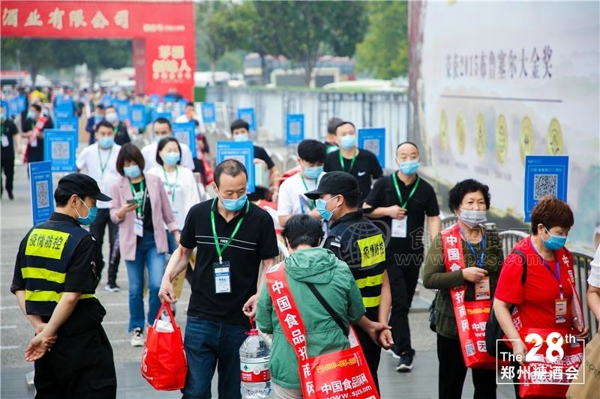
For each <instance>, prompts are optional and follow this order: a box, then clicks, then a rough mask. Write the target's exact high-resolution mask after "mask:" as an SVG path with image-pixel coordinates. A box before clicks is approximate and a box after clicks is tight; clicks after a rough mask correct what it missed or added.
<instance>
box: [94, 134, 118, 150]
mask: <svg viewBox="0 0 600 399" xmlns="http://www.w3.org/2000/svg"><path fill="white" fill-rule="evenodd" d="M114 143H115V138H114V137H113V136H110V137H100V140H98V144H99V145H100V147H102V148H110V147H112V145H113V144H114Z"/></svg>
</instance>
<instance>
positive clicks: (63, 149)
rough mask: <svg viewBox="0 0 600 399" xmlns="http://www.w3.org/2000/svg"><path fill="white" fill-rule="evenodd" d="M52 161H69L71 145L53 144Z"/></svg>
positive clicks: (56, 142) (59, 142) (60, 142)
mask: <svg viewBox="0 0 600 399" xmlns="http://www.w3.org/2000/svg"><path fill="white" fill-rule="evenodd" d="M52 159H69V143H66V142H64V141H55V142H53V143H52Z"/></svg>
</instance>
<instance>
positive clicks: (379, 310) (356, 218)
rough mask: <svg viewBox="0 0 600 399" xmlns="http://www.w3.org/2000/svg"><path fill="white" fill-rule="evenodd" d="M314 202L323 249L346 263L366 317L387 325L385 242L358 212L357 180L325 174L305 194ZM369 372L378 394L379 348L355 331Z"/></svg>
mask: <svg viewBox="0 0 600 399" xmlns="http://www.w3.org/2000/svg"><path fill="white" fill-rule="evenodd" d="M305 195H306V196H307V197H308V198H310V199H316V200H317V203H316V205H317V209H318V210H319V213H320V214H321V216H322V217H323V220H325V221H328V222H330V223H331V225H330V230H329V236H328V237H327V238H326V239H325V242H324V244H323V248H326V249H329V250H331V251H333V253H334V254H335V255H336V256H337V257H338V258H339V259H341V260H343V261H344V262H346V263H347V264H348V266H349V267H350V270H351V271H352V274H353V275H354V279H355V280H356V284H357V285H358V288H359V289H360V293H361V295H362V298H363V303H364V305H365V308H366V309H367V314H366V316H367V317H368V318H369V319H370V320H372V321H375V322H381V323H383V324H386V325H387V322H388V318H389V313H390V307H391V304H392V297H391V291H390V283H389V280H388V277H387V271H386V267H385V242H384V238H383V237H384V236H383V233H382V231H381V230H380V229H379V228H378V227H377V226H376V225H375V223H373V222H372V221H371V220H369V219H367V218H366V217H364V216H363V215H362V213H361V211H359V210H358V199H359V197H360V188H359V186H358V180H356V178H355V177H354V176H352V175H351V174H349V173H345V172H329V173H327V174H325V175H324V176H323V177H322V178H321V181H320V182H319V186H318V187H317V189H316V190H313V191H309V192H308V193H306V194H305ZM355 330H356V334H357V336H358V339H359V341H360V344H361V346H362V348H363V352H364V353H365V357H366V359H367V363H368V364H369V369H370V370H371V374H372V375H373V379H374V380H375V384H376V385H377V389H378V390H379V381H378V378H377V368H378V367H379V360H380V356H381V348H380V347H379V346H377V345H376V344H375V343H374V342H373V341H372V340H371V339H370V338H369V336H368V335H367V334H366V333H365V332H364V331H362V330H361V329H360V328H355ZM381 334H386V335H387V336H386V337H382V338H383V339H384V341H387V342H389V343H390V344H391V343H392V336H391V331H390V330H383V331H382V333H381Z"/></svg>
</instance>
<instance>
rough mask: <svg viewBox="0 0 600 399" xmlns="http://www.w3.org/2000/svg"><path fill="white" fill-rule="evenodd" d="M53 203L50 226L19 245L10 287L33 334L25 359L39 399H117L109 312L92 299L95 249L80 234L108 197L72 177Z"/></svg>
mask: <svg viewBox="0 0 600 399" xmlns="http://www.w3.org/2000/svg"><path fill="white" fill-rule="evenodd" d="M54 200H55V201H56V211H55V212H54V213H52V215H51V216H50V219H49V220H48V221H46V222H44V223H42V224H39V225H37V226H35V227H33V228H32V229H31V230H30V231H29V232H28V233H27V235H26V236H25V238H24V239H23V240H22V241H21V245H20V246H19V253H18V255H17V259H16V262H15V269H14V275H13V280H12V285H11V287H10V291H11V292H12V293H13V294H15V296H16V298H17V301H18V304H19V307H20V308H21V310H22V311H23V313H24V314H25V316H26V317H27V319H28V320H29V322H30V323H31V325H32V327H33V330H34V331H33V332H34V333H35V336H34V337H33V338H28V339H31V340H30V341H29V344H28V345H27V348H26V349H25V360H27V361H29V362H35V377H34V384H35V389H36V391H37V392H36V397H37V398H88V399H114V398H116V397H117V377H116V373H115V364H114V359H113V350H112V347H111V345H110V341H109V340H108V337H107V336H106V333H105V331H104V328H102V320H103V319H104V316H105V315H106V310H105V309H104V307H103V306H102V304H101V303H100V302H99V301H98V298H96V296H95V295H94V291H95V289H96V286H97V285H98V280H99V278H100V277H99V275H98V274H97V270H96V265H97V264H98V262H99V259H98V251H97V249H96V245H97V244H98V243H97V242H96V240H95V239H94V236H93V235H92V234H90V233H89V232H88V231H86V230H85V229H83V228H82V227H81V226H82V225H89V224H90V223H91V222H93V221H94V218H95V217H96V211H97V208H96V201H110V197H108V196H107V195H105V194H103V193H102V192H101V191H100V188H99V187H98V184H97V183H96V182H95V181H94V179H92V178H91V177H89V176H86V175H83V174H79V173H71V174H69V175H66V176H65V177H63V178H62V179H60V180H59V182H58V187H57V188H56V191H55V192H54ZM30 333H31V332H30V331H25V330H23V331H21V334H22V335H23V336H29V334H30Z"/></svg>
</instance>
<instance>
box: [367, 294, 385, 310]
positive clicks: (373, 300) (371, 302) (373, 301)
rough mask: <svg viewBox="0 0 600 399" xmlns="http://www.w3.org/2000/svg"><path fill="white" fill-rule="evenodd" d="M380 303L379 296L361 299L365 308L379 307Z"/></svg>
mask: <svg viewBox="0 0 600 399" xmlns="http://www.w3.org/2000/svg"><path fill="white" fill-rule="evenodd" d="M380 303H381V295H378V296H368V297H363V304H364V305H365V308H374V307H375V306H379V304H380Z"/></svg>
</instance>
